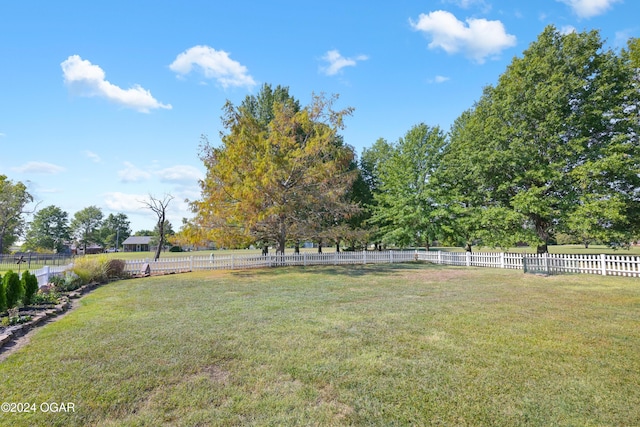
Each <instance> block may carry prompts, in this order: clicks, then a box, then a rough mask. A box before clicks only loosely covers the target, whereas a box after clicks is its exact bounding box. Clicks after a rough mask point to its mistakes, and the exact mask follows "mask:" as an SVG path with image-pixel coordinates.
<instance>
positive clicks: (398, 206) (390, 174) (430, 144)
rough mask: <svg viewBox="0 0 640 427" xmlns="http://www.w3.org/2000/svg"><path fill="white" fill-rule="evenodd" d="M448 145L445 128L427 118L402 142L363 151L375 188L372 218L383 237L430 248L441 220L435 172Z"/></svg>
mask: <svg viewBox="0 0 640 427" xmlns="http://www.w3.org/2000/svg"><path fill="white" fill-rule="evenodd" d="M445 145H446V138H445V135H444V132H442V131H441V130H440V128H438V127H434V128H430V127H429V126H427V125H426V124H424V123H421V124H419V125H416V126H414V127H413V128H411V129H410V130H409V131H408V132H407V133H406V135H405V136H404V138H400V139H399V140H398V142H397V143H396V144H388V143H386V141H383V140H379V141H378V142H377V143H376V145H375V146H374V149H373V150H372V151H368V152H365V153H364V154H363V159H365V161H366V162H367V164H368V165H369V168H370V171H369V172H368V174H367V176H368V179H369V182H370V183H371V185H372V187H373V189H374V190H373V198H374V201H375V203H374V204H373V205H372V216H371V219H370V222H371V223H372V224H376V225H377V226H378V227H379V231H378V235H379V236H380V240H382V242H385V243H392V244H395V245H398V246H416V245H417V246H426V247H428V246H429V245H430V244H431V242H432V241H433V240H434V239H435V238H436V236H437V234H438V228H439V226H440V224H439V222H440V221H439V220H438V218H437V215H436V214H437V202H436V199H435V191H434V188H433V185H432V181H431V177H432V175H433V174H434V172H435V170H436V168H437V167H438V164H439V163H440V159H441V157H442V152H443V149H444V147H445Z"/></svg>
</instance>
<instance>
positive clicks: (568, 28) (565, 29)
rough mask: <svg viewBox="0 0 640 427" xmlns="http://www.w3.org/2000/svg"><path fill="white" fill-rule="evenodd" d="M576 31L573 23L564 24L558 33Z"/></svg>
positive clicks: (565, 33)
mask: <svg viewBox="0 0 640 427" xmlns="http://www.w3.org/2000/svg"><path fill="white" fill-rule="evenodd" d="M576 31H577V30H576V27H574V26H573V25H565V26H563V27H562V28H560V34H564V35H567V34H571V33H575V32H576Z"/></svg>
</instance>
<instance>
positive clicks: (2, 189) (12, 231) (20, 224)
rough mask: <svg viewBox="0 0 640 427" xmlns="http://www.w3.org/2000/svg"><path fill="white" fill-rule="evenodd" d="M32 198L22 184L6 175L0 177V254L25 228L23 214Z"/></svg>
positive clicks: (5, 250) (6, 249) (7, 248)
mask: <svg viewBox="0 0 640 427" xmlns="http://www.w3.org/2000/svg"><path fill="white" fill-rule="evenodd" d="M31 202H33V196H32V195H31V194H29V192H28V191H27V187H26V185H24V184H23V183H22V182H16V183H14V182H13V181H11V180H9V179H8V178H7V176H6V175H0V254H1V253H5V252H7V251H8V250H9V247H10V246H11V245H12V244H13V243H14V242H15V241H16V240H17V239H18V237H20V236H21V235H22V232H23V231H24V226H25V219H24V217H23V215H24V214H26V213H30V212H28V211H27V206H28V205H29V203H31Z"/></svg>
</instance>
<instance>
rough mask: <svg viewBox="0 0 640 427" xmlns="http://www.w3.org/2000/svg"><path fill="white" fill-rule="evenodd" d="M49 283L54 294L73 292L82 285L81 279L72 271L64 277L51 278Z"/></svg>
mask: <svg viewBox="0 0 640 427" xmlns="http://www.w3.org/2000/svg"><path fill="white" fill-rule="evenodd" d="M50 283H51V284H52V285H53V286H54V287H55V290H56V292H70V291H75V290H76V289H78V288H79V287H80V286H82V285H83V282H82V279H81V278H80V277H79V276H78V275H77V274H75V273H74V272H73V271H67V272H66V273H65V274H64V276H54V277H52V278H51V279H50ZM87 283H88V282H87Z"/></svg>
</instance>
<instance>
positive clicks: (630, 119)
mask: <svg viewBox="0 0 640 427" xmlns="http://www.w3.org/2000/svg"><path fill="white" fill-rule="evenodd" d="M632 80H633V79H632V67H631V66H630V65H629V63H628V61H626V60H625V59H624V58H623V57H620V56H618V55H616V54H615V53H614V52H612V51H610V50H605V49H604V48H603V43H602V41H601V39H600V37H599V34H598V32H596V31H591V32H584V33H571V34H561V33H560V32H559V31H557V30H556V29H555V28H554V27H548V28H546V29H545V31H544V32H543V33H542V34H541V35H540V36H539V37H538V39H537V40H536V41H535V42H534V43H532V44H531V45H530V46H529V48H528V49H527V50H526V51H525V52H524V55H523V57H522V58H515V59H514V60H513V62H512V63H511V65H510V66H509V67H508V68H507V70H506V72H505V73H504V74H503V75H501V76H500V79H499V81H498V84H497V85H496V86H495V87H487V88H486V89H485V91H484V94H483V96H482V98H481V99H480V100H479V101H478V103H477V104H476V105H475V106H474V108H473V109H472V110H470V112H467V113H466V116H465V118H464V120H461V122H459V123H457V125H458V126H459V128H457V129H455V131H454V132H452V135H451V146H450V147H449V148H448V149H447V155H446V156H445V159H444V162H443V165H442V167H441V176H442V177H443V178H442V181H443V182H448V185H449V187H451V189H452V193H453V194H456V195H457V196H458V198H457V200H455V201H453V204H455V205H457V206H458V207H464V208H465V209H466V211H467V212H466V213H467V214H466V215H461V216H460V217H461V218H467V219H468V218H472V219H473V221H474V222H475V227H473V228H474V229H475V232H476V233H477V234H476V236H477V237H480V236H481V235H482V232H481V230H482V229H483V225H489V226H494V227H495V226H497V228H498V229H499V230H501V232H498V233H492V234H491V236H489V235H487V234H485V235H484V237H485V238H487V239H491V240H492V241H491V242H490V243H491V244H494V245H500V246H512V245H513V244H514V243H515V242H517V241H526V242H529V243H530V244H533V245H537V246H538V251H539V252H545V251H546V250H547V244H548V243H549V242H550V241H551V240H552V237H553V235H554V234H555V233H556V232H558V231H565V232H567V233H570V234H573V235H576V236H581V238H583V239H586V240H590V239H598V240H601V241H604V242H607V243H609V244H617V243H620V244H621V243H623V242H627V243H628V242H629V241H631V239H632V238H633V234H634V233H637V231H638V230H637V227H638V225H637V224H638V222H637V221H636V220H635V219H634V218H635V217H636V216H637V212H638V201H639V198H638V194H637V188H639V187H640V181H639V179H640V178H639V175H638V172H639V171H640V169H639V166H640V163H639V162H640V156H639V154H640V153H639V152H638V148H639V147H638V140H637V139H638V124H639V122H638V105H640V104H639V103H638V90H637V88H634V86H633V84H632ZM459 228H464V227H459ZM467 229H468V230H469V229H470V228H469V227H467Z"/></svg>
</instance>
